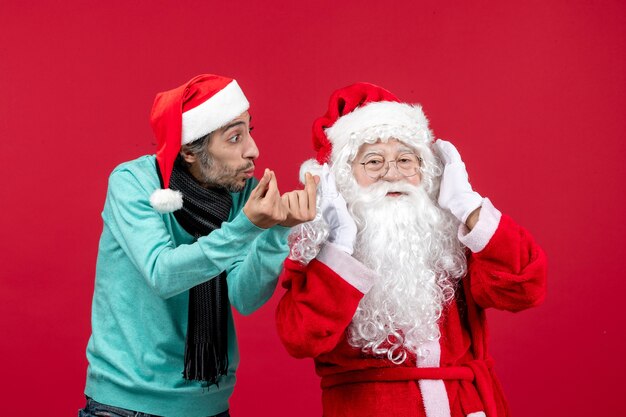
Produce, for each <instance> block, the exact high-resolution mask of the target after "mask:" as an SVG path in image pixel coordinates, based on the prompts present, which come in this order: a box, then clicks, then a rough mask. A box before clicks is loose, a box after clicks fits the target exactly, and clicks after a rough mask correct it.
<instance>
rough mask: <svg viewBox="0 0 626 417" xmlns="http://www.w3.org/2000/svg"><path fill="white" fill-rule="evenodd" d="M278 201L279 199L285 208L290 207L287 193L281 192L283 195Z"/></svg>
mask: <svg viewBox="0 0 626 417" xmlns="http://www.w3.org/2000/svg"><path fill="white" fill-rule="evenodd" d="M280 201H281V203H282V205H283V206H284V207H285V208H287V209H289V208H290V207H289V193H285V194H283V195H282V196H281V197H280Z"/></svg>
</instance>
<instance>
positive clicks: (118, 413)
mask: <svg viewBox="0 0 626 417" xmlns="http://www.w3.org/2000/svg"><path fill="white" fill-rule="evenodd" d="M78 417H159V416H155V415H154V414H146V413H142V412H139V411H132V410H127V409H125V408H120V407H113V406H112V405H106V404H100V403H99V402H97V401H94V400H92V399H91V398H89V397H87V405H86V406H85V408H83V409H82V410H78ZM208 417H230V414H229V413H228V410H226V411H224V412H223V413H219V414H216V415H214V416H208Z"/></svg>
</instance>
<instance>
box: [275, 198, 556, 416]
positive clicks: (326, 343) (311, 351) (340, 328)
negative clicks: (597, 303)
mask: <svg viewBox="0 0 626 417" xmlns="http://www.w3.org/2000/svg"><path fill="white" fill-rule="evenodd" d="M459 238H460V239H461V241H463V243H465V244H466V245H467V246H468V247H469V248H470V249H471V250H472V253H471V254H470V255H469V256H468V274H467V276H466V277H464V278H463V279H462V280H461V281H460V283H459V285H458V287H457V289H456V296H455V299H454V300H453V301H452V302H451V303H450V304H448V305H447V306H446V308H445V310H444V313H443V315H442V318H441V319H440V323H439V327H440V331H441V338H440V340H439V341H438V342H432V343H431V344H430V345H424V346H423V347H424V348H425V349H426V351H427V352H429V354H428V355H427V356H426V357H416V355H415V354H412V353H410V352H407V353H408V355H407V359H406V360H405V361H404V362H403V363H402V364H401V365H395V364H394V363H392V362H390V361H389V360H387V359H385V358H380V357H374V356H372V355H369V354H365V353H363V352H362V351H361V350H360V349H358V348H354V347H352V346H350V345H349V343H348V342H347V339H346V329H347V327H348V326H349V324H350V322H351V320H352V317H353V316H354V313H355V311H356V308H357V306H358V304H359V301H360V300H361V299H362V298H363V296H364V294H365V293H366V292H367V291H368V290H369V289H370V288H371V285H372V284H373V282H372V281H373V280H374V279H376V276H375V273H374V272H373V271H371V270H370V269H368V268H367V267H365V266H364V265H363V264H361V263H360V262H359V261H357V260H356V259H354V258H352V257H351V256H349V255H347V254H345V253H344V252H342V251H341V250H339V249H337V248H336V247H334V246H333V245H332V244H326V245H325V246H324V247H323V248H322V250H321V251H320V253H319V254H318V256H317V258H316V259H313V260H312V261H311V262H310V263H309V264H308V265H306V266H305V265H302V264H300V263H298V262H295V261H292V260H290V259H287V260H286V261H285V267H284V270H283V274H282V285H283V287H284V288H286V290H287V292H286V293H285V294H284V296H283V298H282V299H281V301H280V303H279V305H278V308H277V312H276V320H277V326H278V333H279V336H280V338H281V340H282V342H283V343H284V345H285V347H286V348H287V350H288V352H289V353H290V354H291V355H292V356H294V357H297V358H304V357H311V358H314V360H315V369H316V372H317V374H318V375H319V376H320V377H321V378H322V381H321V386H322V403H323V410H324V416H326V417H339V416H345V417H352V416H354V417H369V416H371V417H374V416H383V415H384V416H395V417H413V416H415V417H417V416H426V417H444V416H453V417H457V416H459V417H460V416H470V417H479V416H484V415H486V416H487V417H504V416H508V415H509V410H508V406H507V403H506V400H505V398H504V395H503V393H502V389H501V387H500V384H499V382H498V380H497V379H496V377H495V374H494V372H493V360H492V358H491V357H490V356H489V353H488V349H487V327H486V323H485V312H484V309H485V308H488V307H493V308H498V309H503V310H509V311H520V310H523V309H526V308H528V307H532V306H535V305H537V304H538V303H540V302H541V301H542V300H543V298H544V296H545V286H546V257H545V254H544V252H543V251H542V250H541V248H540V247H539V246H538V245H537V244H536V243H535V242H534V240H533V239H532V237H531V236H530V234H529V233H528V232H527V231H526V230H524V229H523V228H521V227H520V226H518V225H517V224H516V223H515V222H514V221H513V220H512V219H510V218H509V217H507V216H502V215H501V214H500V212H498V211H497V210H496V209H495V208H493V206H492V205H491V203H490V202H489V201H488V200H485V203H484V204H483V208H482V210H481V215H480V220H479V222H478V224H477V225H476V227H475V228H474V229H473V230H472V231H471V232H470V233H467V234H465V233H464V232H461V231H460V233H459Z"/></svg>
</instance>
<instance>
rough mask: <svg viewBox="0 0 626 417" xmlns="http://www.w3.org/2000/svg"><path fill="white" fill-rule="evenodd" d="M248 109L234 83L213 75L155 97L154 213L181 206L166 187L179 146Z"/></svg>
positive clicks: (178, 196) (175, 193) (152, 119)
mask: <svg viewBox="0 0 626 417" xmlns="http://www.w3.org/2000/svg"><path fill="white" fill-rule="evenodd" d="M249 107H250V104H249V102H248V100H247V99H246V96H245V95H244V94H243V91H242V90H241V88H240V87H239V84H237V81H235V80H234V79H232V78H228V77H223V76H220V75H213V74H202V75H198V76H196V77H194V78H192V79H191V80H189V81H188V82H187V83H185V84H183V85H181V86H180V87H177V88H175V89H173V90H168V91H165V92H162V93H158V94H157V95H156V97H155V99H154V104H153V106H152V112H151V113H150V123H151V125H152V130H153V131H154V134H155V136H156V139H157V155H156V159H157V162H158V165H159V172H160V174H161V178H162V185H163V189H157V190H155V192H154V193H153V194H152V195H151V196H150V204H151V205H152V207H153V208H154V209H155V210H157V211H158V212H159V213H170V212H173V211H176V210H179V209H180V208H182V206H183V199H182V194H181V193H180V192H178V191H174V190H171V189H169V188H168V187H169V181H170V175H171V173H172V169H173V168H174V161H175V160H176V157H177V156H178V153H179V151H180V147H181V145H184V144H187V143H190V142H193V141H194V140H196V139H200V138H201V137H203V136H205V135H207V134H209V133H211V132H213V131H215V130H217V129H219V128H220V127H223V126H225V125H226V124H227V123H228V122H230V121H231V120H233V119H234V118H235V117H237V116H239V115H240V114H241V113H243V112H245V111H246V110H248V108H249Z"/></svg>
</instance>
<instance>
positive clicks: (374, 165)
mask: <svg viewBox="0 0 626 417" xmlns="http://www.w3.org/2000/svg"><path fill="white" fill-rule="evenodd" d="M392 162H395V164H396V170H397V171H398V172H399V173H400V175H402V176H403V177H413V176H415V175H417V174H418V173H419V169H420V167H421V166H422V158H420V157H419V156H417V155H415V154H414V153H403V154H402V155H400V156H398V157H397V158H396V159H394V160H391V161H386V160H385V158H383V157H382V156H377V155H375V156H371V157H369V158H368V159H367V160H366V161H365V162H359V164H360V165H362V166H363V169H364V170H365V175H367V176H368V177H370V178H373V179H375V180H377V179H379V178H382V177H384V176H385V175H387V172H389V166H390V165H389V164H391V163H392Z"/></svg>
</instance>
